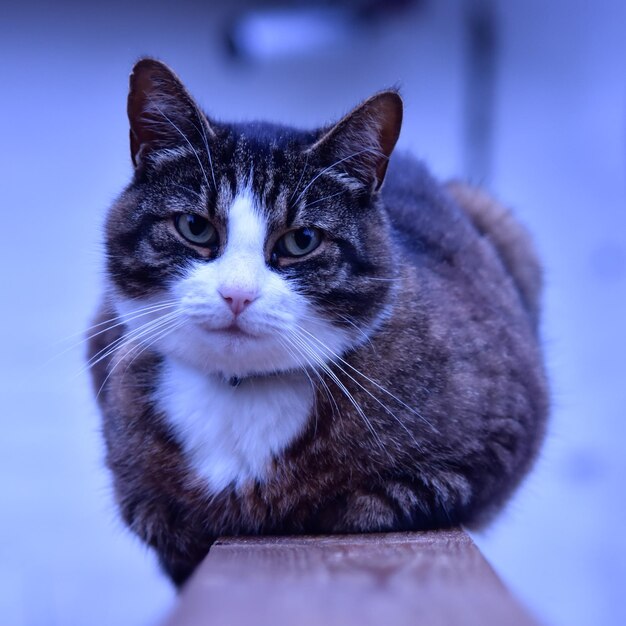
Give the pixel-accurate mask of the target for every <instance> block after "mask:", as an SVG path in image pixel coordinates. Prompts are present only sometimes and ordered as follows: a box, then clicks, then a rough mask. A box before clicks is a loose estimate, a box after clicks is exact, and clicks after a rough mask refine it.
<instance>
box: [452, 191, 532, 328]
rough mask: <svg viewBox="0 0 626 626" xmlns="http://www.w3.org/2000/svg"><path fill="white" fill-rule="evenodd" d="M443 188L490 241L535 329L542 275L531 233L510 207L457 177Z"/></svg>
mask: <svg viewBox="0 0 626 626" xmlns="http://www.w3.org/2000/svg"><path fill="white" fill-rule="evenodd" d="M446 189H447V190H448V192H449V193H450V194H451V195H452V197H453V198H454V200H456V202H457V203H458V204H459V205H460V206H461V208H462V209H463V210H464V211H465V212H466V213H467V215H468V216H469V218H470V220H471V221H472V223H473V224H474V226H475V227H476V229H477V230H478V231H479V232H480V233H481V234H482V235H483V236H485V237H487V238H488V239H489V240H490V241H491V243H492V244H493V246H494V248H495V249H496V251H497V253H498V255H499V257H500V259H501V261H502V263H503V265H504V266H505V268H506V269H507V270H508V272H509V274H510V275H511V277H512V278H513V281H514V283H515V285H516V286H517V289H518V291H519V294H520V297H521V299H522V301H523V303H524V305H525V307H526V309H527V310H528V313H529V315H530V317H531V319H532V320H533V323H534V325H535V328H536V327H537V325H538V322H539V308H540V304H541V302H540V299H541V290H542V285H543V277H542V270H541V265H540V264H539V260H538V257H537V254H536V252H535V247H534V245H533V242H532V240H531V238H530V235H529V234H528V232H527V231H526V229H525V228H524V227H523V226H522V225H521V224H520V223H519V222H518V221H517V220H516V219H515V217H514V216H513V214H512V213H511V211H510V210H509V209H507V208H506V207H504V206H502V205H501V204H500V203H499V202H497V201H496V200H495V199H494V198H492V197H491V196H490V195H488V194H487V193H486V192H484V191H483V190H482V189H479V188H477V187H473V186H472V185H469V184H467V183H464V182H461V181H457V180H453V181H450V182H448V183H447V184H446Z"/></svg>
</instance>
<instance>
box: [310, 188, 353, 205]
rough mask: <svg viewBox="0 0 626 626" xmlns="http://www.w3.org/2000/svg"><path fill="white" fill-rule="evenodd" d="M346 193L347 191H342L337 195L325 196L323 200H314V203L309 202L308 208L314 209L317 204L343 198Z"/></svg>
mask: <svg viewBox="0 0 626 626" xmlns="http://www.w3.org/2000/svg"><path fill="white" fill-rule="evenodd" d="M344 193H346V192H345V189H342V190H341V191H337V192H336V193H331V194H329V195H328V196H324V197H323V198H317V199H316V200H313V202H307V207H309V208H311V207H314V206H315V205H316V204H320V203H322V202H326V200H330V199H331V198H334V197H336V196H342V195H343V194H344Z"/></svg>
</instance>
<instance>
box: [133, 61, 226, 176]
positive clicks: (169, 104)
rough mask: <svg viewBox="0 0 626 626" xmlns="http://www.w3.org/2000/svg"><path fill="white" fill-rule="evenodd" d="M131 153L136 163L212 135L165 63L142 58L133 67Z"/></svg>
mask: <svg viewBox="0 0 626 626" xmlns="http://www.w3.org/2000/svg"><path fill="white" fill-rule="evenodd" d="M128 120H129V122H130V154H131V158H132V160H133V164H134V165H135V167H138V166H139V165H140V164H141V163H142V162H143V161H144V160H145V158H146V156H148V155H149V154H150V153H152V152H155V151H157V150H162V149H164V148H177V147H185V146H189V147H191V148H193V146H194V145H199V146H202V145H203V142H204V143H206V141H207V138H208V137H212V136H213V135H214V133H213V131H212V129H211V127H210V125H209V123H208V120H207V119H206V116H205V115H204V114H203V113H202V112H201V111H200V109H199V108H198V106H197V105H196V103H195V102H194V101H193V98H192V97H191V96H190V95H189V93H188V91H187V90H186V89H185V87H184V86H183V84H182V83H181V81H180V79H179V78H178V77H177V76H176V74H174V72H173V71H172V70H171V69H170V68H169V67H167V65H165V64H164V63H161V62H160V61H156V60H155V59H141V60H140V61H138V62H137V63H136V64H135V66H134V67H133V71H132V73H131V75H130V89H129V92H128Z"/></svg>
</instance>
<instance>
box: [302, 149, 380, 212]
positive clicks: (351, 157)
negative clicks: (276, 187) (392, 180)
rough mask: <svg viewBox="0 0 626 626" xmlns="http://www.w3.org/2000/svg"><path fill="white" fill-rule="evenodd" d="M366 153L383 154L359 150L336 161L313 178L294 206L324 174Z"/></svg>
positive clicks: (376, 151)
mask: <svg viewBox="0 0 626 626" xmlns="http://www.w3.org/2000/svg"><path fill="white" fill-rule="evenodd" d="M365 152H371V153H377V154H381V153H380V152H379V151H378V150H375V149H374V148H364V149H363V150H358V151H357V152H353V153H352V154H349V155H348V156H345V157H343V158H342V159H338V160H337V161H335V162H334V163H332V164H331V165H329V166H328V167H325V168H324V169H323V170H322V171H321V172H318V173H317V174H316V175H315V176H313V178H312V179H311V180H310V181H309V182H308V183H307V185H306V186H305V187H304V189H303V190H302V191H301V192H300V193H299V194H298V197H297V198H296V200H295V202H294V204H295V205H296V206H297V205H298V203H299V202H300V200H301V199H302V196H304V194H305V193H306V192H307V190H308V189H309V187H310V186H311V185H312V184H313V183H314V182H315V181H316V180H317V179H318V178H319V177H320V176H323V175H324V174H326V173H327V172H329V171H330V170H332V169H333V168H335V167H337V166H338V165H341V164H342V163H343V162H344V161H348V160H349V159H353V158H355V157H357V156H359V155H361V154H364V153H365ZM383 156H384V155H383Z"/></svg>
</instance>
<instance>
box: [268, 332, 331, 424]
mask: <svg viewBox="0 0 626 626" xmlns="http://www.w3.org/2000/svg"><path fill="white" fill-rule="evenodd" d="M278 343H279V344H280V345H281V346H282V348H283V350H285V352H287V353H288V354H289V355H290V356H291V358H293V360H294V361H295V362H297V361H298V358H297V355H296V354H295V353H294V351H293V350H292V349H291V348H292V347H293V348H295V346H290V345H289V344H288V343H287V342H286V341H283V340H282V339H280V338H279V339H278ZM305 363H306V359H305ZM306 365H307V367H303V368H302V372H304V375H305V376H306V377H307V378H308V379H309V382H310V383H311V389H313V390H314V391H316V390H317V385H316V384H315V382H314V381H313V379H312V378H311V375H310V374H309V370H311V371H312V372H313V374H315V376H316V377H317V378H318V380H320V382H323V381H322V379H321V377H320V375H319V374H318V373H317V371H315V368H313V367H311V365H310V363H306ZM313 397H314V400H315V406H314V408H313V414H314V416H315V429H314V432H315V433H317V395H316V394H314V396H313Z"/></svg>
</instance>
